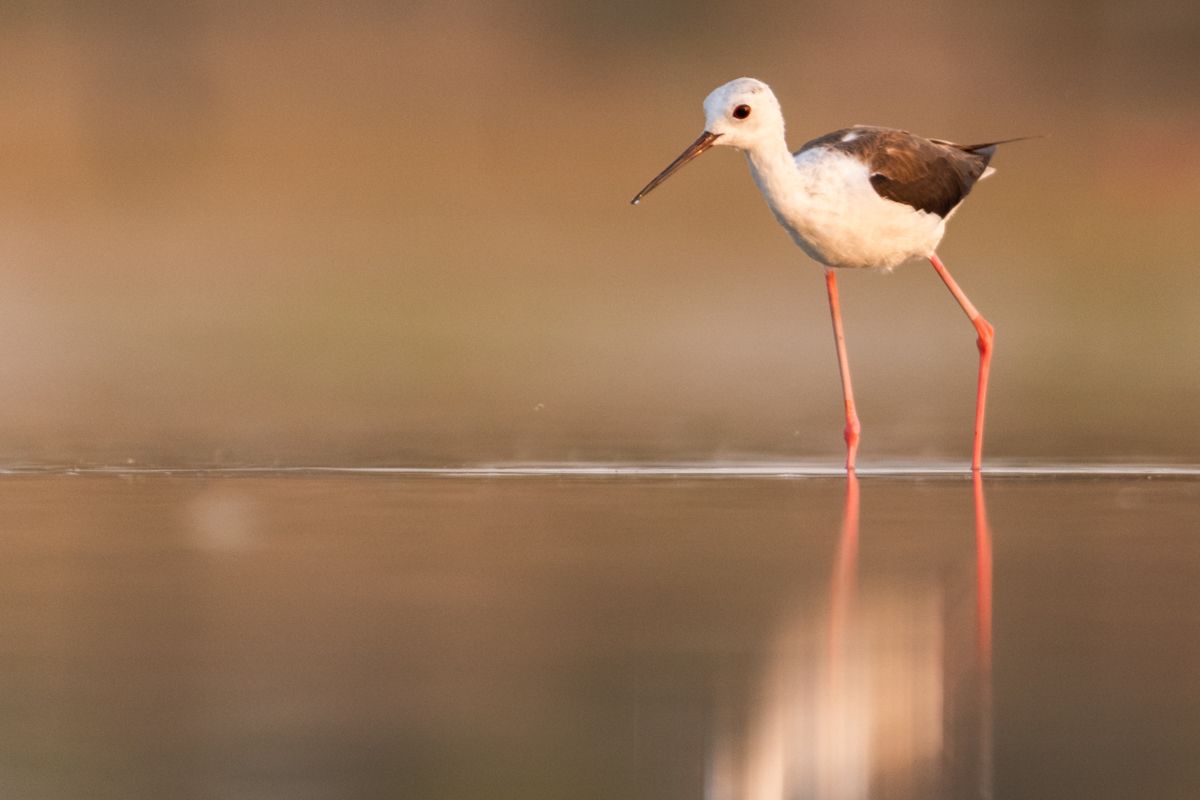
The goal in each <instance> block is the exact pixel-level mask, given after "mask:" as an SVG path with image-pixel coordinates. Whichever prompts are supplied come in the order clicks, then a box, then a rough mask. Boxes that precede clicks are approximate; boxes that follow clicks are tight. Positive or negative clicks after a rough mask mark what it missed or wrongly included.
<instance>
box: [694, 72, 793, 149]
mask: <svg viewBox="0 0 1200 800" xmlns="http://www.w3.org/2000/svg"><path fill="white" fill-rule="evenodd" d="M704 130H705V131H708V132H709V133H714V134H716V135H717V136H719V137H721V138H719V139H717V140H716V141H714V142H713V144H714V145H727V146H729V147H736V148H738V149H739V150H750V149H753V147H754V146H755V145H756V144H757V143H758V142H760V141H763V140H764V139H769V140H776V139H781V138H782V137H783V111H782V110H781V109H780V108H779V101H778V100H776V99H775V93H774V92H772V91H771V87H770V86H767V85H766V84H765V83H763V82H762V81H760V80H755V79H754V78H738V79H737V80H733V81H730V82H729V83H727V84H725V85H724V86H718V87H717V88H716V89H713V90H712V92H711V93H710V94H709V95H708V97H706V98H704Z"/></svg>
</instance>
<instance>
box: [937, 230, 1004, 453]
mask: <svg viewBox="0 0 1200 800" xmlns="http://www.w3.org/2000/svg"><path fill="white" fill-rule="evenodd" d="M929 263H930V264H933V268H934V269H935V270H937V274H938V275H939V276H941V278H942V281H944V282H945V284H946V288H947V289H949V290H950V294H952V295H954V299H955V300H957V301H958V304H959V305H960V306H962V310H963V311H965V312H966V314H967V319H969V320H971V324H972V325H974V326H975V332H976V333H978V334H979V338H978V340H977V341H976V343H977V344H978V345H979V388H978V390H977V391H976V394H975V449H974V450H973V452H972V456H971V469H972V470H973V471H978V470H979V469H980V467H981V466H982V464H983V411H984V407H985V406H986V405H987V386H988V371H989V370H990V369H991V366H992V343H993V341H995V338H996V329H995V328H993V327H992V324H991V323H990V322H988V321H987V320H986V319H984V318H983V316H982V315H981V314H980V313H979V311H978V309H976V308H975V306H974V304H973V303H971V301H970V300H969V299H968V298H967V296H966V294H964V293H963V290H962V289H960V288H958V284H957V283H955V282H954V278H952V277H950V271H949V270H947V269H946V265H945V264H943V263H942V260H941V259H940V258H938V256H937V253H934V254H933V255H931V256H930V257H929Z"/></svg>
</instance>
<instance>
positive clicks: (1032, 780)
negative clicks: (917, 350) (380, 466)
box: [0, 474, 1200, 800]
mask: <svg viewBox="0 0 1200 800" xmlns="http://www.w3.org/2000/svg"><path fill="white" fill-rule="evenodd" d="M0 502H2V504H3V506H2V507H3V508H4V509H5V513H4V520H5V523H4V526H3V531H2V535H0V581H2V584H0V585H2V586H3V589H2V590H0V621H2V622H3V630H4V633H5V636H4V637H3V640H2V643H0V675H2V676H3V681H2V683H0V686H2V687H3V689H0V691H2V692H3V695H2V696H3V708H4V712H5V713H4V714H3V715H2V716H0V737H2V740H0V741H2V746H0V794H2V795H3V796H6V797H22V798H60V797H61V798H68V797H72V798H73V797H85V796H86V797H95V798H110V797H111V798H131V797H155V798H162V797H173V798H176V797H178V798H191V797H196V798H205V797H221V798H243V797H244V798H289V799H290V798H309V797H312V798H318V797H319V798H326V797H355V798H358V797H380V798H502V797H513V798H518V797H519V798H562V797H571V798H656V799H657V798H677V797H678V798H792V797H822V798H884V797H886V798H955V800H959V799H961V798H987V797H1029V798H1032V797H1053V798H1059V799H1060V800H1070V799H1071V798H1080V799H1081V800H1082V799H1083V798H1087V799H1088V800H1094V799H1095V798H1108V797H1111V798H1128V797H1154V798H1194V797H1196V796H1200V677H1198V676H1200V536H1198V532H1200V481H1198V480H1197V479H1195V478H1190V477H1186V476H1174V477H1170V476H1168V477H1163V476H1158V477H1151V478H1147V477H1138V476H1128V475H1127V476H1074V477H1059V478H1048V477H1046V476H1040V477H1001V478H989V479H987V480H986V482H985V483H984V484H983V485H981V486H976V485H973V484H972V482H971V481H970V480H969V479H964V478H961V477H956V476H941V477H926V478H924V479H912V478H900V477H878V476H875V477H864V478H862V479H861V480H860V481H859V482H858V483H856V484H847V482H846V481H845V480H844V479H841V478H831V477H808V478H796V477H793V478H787V479H780V478H771V477H765V476H757V477H744V476H743V477H728V476H727V477H704V476H701V475H691V476H685V477H679V476H674V477H672V476H665V475H660V476H650V477H646V476H633V475H617V476H594V475H592V476H584V475H574V476H562V475H557V476H556V475H526V476H520V477H517V476H495V475H493V476H478V475H477V476H461V475H460V476H455V477H432V476H414V475H409V476H397V475H374V476H365V475H340V476H339V475H308V474H291V475H242V476H228V475H224V476H223V475H195V474H193V475H181V476H170V475H115V474H112V475H104V474H87V475H62V474H25V475H8V476H5V477H3V478H2V479H0Z"/></svg>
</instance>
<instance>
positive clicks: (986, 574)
mask: <svg viewBox="0 0 1200 800" xmlns="http://www.w3.org/2000/svg"><path fill="white" fill-rule="evenodd" d="M974 478H975V591H976V595H975V609H976V616H977V619H978V636H979V639H978V647H979V723H980V736H979V756H980V765H979V766H980V775H979V780H980V786H981V788H982V790H983V791H982V793H981V796H982V797H988V798H990V797H991V796H992V788H993V772H992V529H991V527H989V526H988V519H987V507H986V506H985V505H984V502H983V476H982V475H980V474H979V471H978V470H976V471H975V475H974Z"/></svg>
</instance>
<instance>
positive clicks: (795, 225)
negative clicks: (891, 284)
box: [751, 148, 946, 269]
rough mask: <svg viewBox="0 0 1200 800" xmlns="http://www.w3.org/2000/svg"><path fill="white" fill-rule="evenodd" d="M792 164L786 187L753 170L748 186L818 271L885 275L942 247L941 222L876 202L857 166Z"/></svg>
mask: <svg viewBox="0 0 1200 800" xmlns="http://www.w3.org/2000/svg"><path fill="white" fill-rule="evenodd" d="M795 163H796V169H795V172H794V174H793V175H792V176H787V178H786V179H782V180H781V179H780V178H779V176H771V179H767V178H766V177H764V176H760V175H759V173H758V171H757V170H754V177H755V181H756V182H758V185H759V189H761V190H762V192H763V194H764V195H765V196H766V198H767V202H768V204H769V205H770V206H771V210H772V211H773V212H774V213H775V217H776V219H778V220H779V222H780V224H782V225H783V226H784V227H785V228H786V229H787V230H788V232H789V233H790V234H791V235H792V238H793V239H794V240H795V241H796V244H798V245H800V247H801V248H803V250H804V252H806V253H808V255H809V256H811V257H812V258H814V259H816V260H817V261H819V262H821V263H822V264H825V265H827V266H831V267H877V268H882V269H892V268H893V267H896V266H898V265H899V264H902V263H903V262H905V261H908V260H909V259H912V258H919V257H927V256H929V255H930V254H932V253H933V251H934V248H936V247H937V245H938V242H940V241H941V240H942V235H943V234H944V233H945V230H946V221H945V220H944V219H942V218H941V217H939V216H938V215H937V214H930V213H928V212H925V211H918V210H916V209H914V208H913V207H912V206H908V205H905V204H903V203H897V202H895V201H892V200H887V199H885V198H883V197H880V196H879V194H877V193H876V191H875V189H874V187H873V186H871V181H870V174H869V172H868V169H867V166H866V164H864V163H863V162H861V161H859V160H858V159H857V158H854V157H853V156H850V155H847V154H844V153H839V152H836V151H833V150H828V149H825V148H813V149H811V150H806V151H804V152H802V153H800V154H799V155H797V156H796V159H795ZM751 168H752V170H753V163H752V164H751ZM784 184H790V185H784Z"/></svg>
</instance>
